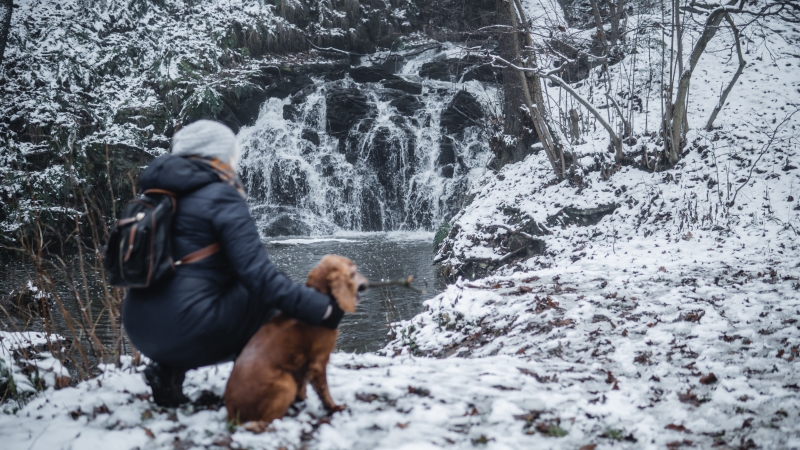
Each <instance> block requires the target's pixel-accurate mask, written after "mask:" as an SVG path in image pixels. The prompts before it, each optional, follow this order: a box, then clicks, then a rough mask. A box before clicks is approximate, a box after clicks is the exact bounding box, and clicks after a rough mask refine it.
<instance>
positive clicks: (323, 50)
mask: <svg viewBox="0 0 800 450" xmlns="http://www.w3.org/2000/svg"><path fill="white" fill-rule="evenodd" d="M306 41H307V42H308V45H310V46H311V47H312V48H313V49H314V50H317V51H320V52H331V53H340V54H343V55H348V56H367V54H366V53H353V52H348V51H346V50H340V49H338V48H333V47H318V46H316V45H314V43H313V42H311V40H309V39H306Z"/></svg>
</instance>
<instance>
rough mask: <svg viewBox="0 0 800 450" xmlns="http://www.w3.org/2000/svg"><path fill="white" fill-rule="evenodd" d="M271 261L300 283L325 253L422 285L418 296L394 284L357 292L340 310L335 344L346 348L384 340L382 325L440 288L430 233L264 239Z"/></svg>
mask: <svg viewBox="0 0 800 450" xmlns="http://www.w3.org/2000/svg"><path fill="white" fill-rule="evenodd" d="M266 245H267V252H268V253H269V256H270V259H272V261H273V262H274V263H275V265H276V266H277V267H278V268H280V269H281V270H282V271H283V272H284V273H286V274H287V275H288V276H289V277H290V278H292V279H293V280H295V281H297V282H305V279H306V277H307V276H308V272H309V271H310V270H311V269H312V268H313V267H314V266H315V265H316V264H317V262H319V260H320V259H321V258H322V257H323V256H325V255H327V254H337V255H342V256H345V257H347V258H350V259H352V260H353V261H354V262H355V263H356V264H357V265H358V270H359V271H360V272H361V273H362V274H363V275H364V276H365V277H367V278H368V279H370V280H372V281H377V280H380V279H386V278H390V279H396V278H403V277H406V276H408V275H413V276H414V283H413V284H414V285H415V286H416V287H418V288H420V289H425V290H426V291H427V293H426V294H424V295H420V294H418V293H416V292H414V291H412V290H411V289H406V288H404V287H400V286H395V287H391V288H379V289H371V290H368V291H367V292H366V293H364V294H362V296H361V303H360V304H359V305H358V309H357V310H356V312H355V313H354V314H346V315H345V317H344V319H343V320H342V323H341V325H340V326H339V331H340V334H339V342H338V343H337V348H338V349H340V350H342V351H348V352H359V353H361V352H367V351H375V350H378V349H380V348H381V347H383V346H384V344H385V343H386V342H387V332H388V331H389V329H388V324H389V323H391V322H396V321H398V320H405V319H410V318H411V317H414V316H415V315H417V314H418V313H420V312H421V311H422V308H423V306H422V302H423V301H425V300H427V299H429V298H431V297H433V296H434V295H436V293H438V292H441V291H442V290H443V289H444V283H442V282H440V281H438V280H437V279H436V275H435V271H434V267H433V266H432V259H433V250H432V246H433V233H420V232H411V233H405V232H389V233H346V234H337V235H335V236H325V237H314V238H292V237H288V238H276V239H269V240H268V241H267V243H266Z"/></svg>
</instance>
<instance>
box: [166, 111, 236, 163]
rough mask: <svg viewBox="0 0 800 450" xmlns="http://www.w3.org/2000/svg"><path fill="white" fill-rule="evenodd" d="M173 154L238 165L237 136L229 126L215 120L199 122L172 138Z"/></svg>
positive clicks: (186, 127) (181, 130) (188, 126)
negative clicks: (215, 159) (214, 159)
mask: <svg viewBox="0 0 800 450" xmlns="http://www.w3.org/2000/svg"><path fill="white" fill-rule="evenodd" d="M172 154H173V155H185V156H202V157H206V158H218V159H219V160H221V161H222V162H224V163H227V164H231V165H233V166H235V165H236V163H237V162H238V158H239V146H238V145H237V143H236V135H235V134H233V131H232V130H231V129H230V128H228V127H227V126H225V125H223V124H221V123H219V122H215V121H213V120H198V121H197V122H194V123H192V124H189V125H187V126H185V127H183V128H181V129H180V131H178V132H177V133H175V136H173V137H172Z"/></svg>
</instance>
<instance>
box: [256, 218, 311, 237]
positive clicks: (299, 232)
mask: <svg viewBox="0 0 800 450" xmlns="http://www.w3.org/2000/svg"><path fill="white" fill-rule="evenodd" d="M261 231H262V233H263V234H265V235H266V236H270V237H274V236H309V235H310V234H311V227H309V226H308V225H306V223H305V222H303V220H302V218H300V217H299V216H297V215H294V214H292V213H280V214H278V216H277V217H276V218H275V219H274V220H272V221H271V222H270V223H269V224H268V225H267V226H266V227H264V228H263V229H262V230H261Z"/></svg>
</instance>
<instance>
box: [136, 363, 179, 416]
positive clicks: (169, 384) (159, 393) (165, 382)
mask: <svg viewBox="0 0 800 450" xmlns="http://www.w3.org/2000/svg"><path fill="white" fill-rule="evenodd" d="M184 378H186V371H185V370H183V369H177V368H174V367H169V366H165V365H163V364H159V363H157V362H155V361H153V362H151V363H150V364H148V365H147V367H145V369H144V380H145V382H146V383H147V385H148V386H150V389H152V390H153V401H154V402H155V403H156V405H158V406H164V407H170V408H172V407H176V406H178V405H182V404H184V403H189V398H188V397H186V396H185V395H183V379H184Z"/></svg>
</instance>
